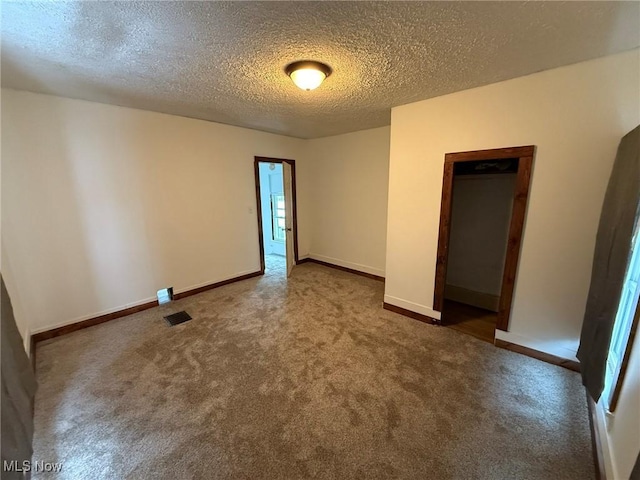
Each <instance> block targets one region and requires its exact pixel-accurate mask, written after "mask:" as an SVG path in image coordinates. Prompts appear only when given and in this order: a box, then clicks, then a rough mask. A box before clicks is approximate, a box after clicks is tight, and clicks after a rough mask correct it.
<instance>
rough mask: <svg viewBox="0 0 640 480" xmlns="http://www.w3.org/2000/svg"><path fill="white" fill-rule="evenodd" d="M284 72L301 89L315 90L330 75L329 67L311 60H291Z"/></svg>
mask: <svg viewBox="0 0 640 480" xmlns="http://www.w3.org/2000/svg"><path fill="white" fill-rule="evenodd" d="M285 72H286V74H287V75H289V77H291V80H292V81H293V83H295V84H296V85H297V86H298V88H301V89H302V90H307V91H309V90H315V89H316V88H318V87H319V86H320V84H321V83H322V82H324V80H325V78H327V77H328V76H329V75H331V68H330V67H329V66H328V65H325V64H324V63H320V62H315V61H312V60H303V61H300V62H293V63H290V64H289V65H287V66H286V68H285Z"/></svg>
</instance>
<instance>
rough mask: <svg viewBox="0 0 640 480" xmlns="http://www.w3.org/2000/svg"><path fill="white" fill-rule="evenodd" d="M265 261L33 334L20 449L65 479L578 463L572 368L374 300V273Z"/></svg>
mask: <svg viewBox="0 0 640 480" xmlns="http://www.w3.org/2000/svg"><path fill="white" fill-rule="evenodd" d="M268 266H269V267H271V268H269V269H268V274H267V275H265V276H264V277H259V278H255V279H251V280H246V281H243V282H238V283H235V284H232V285H227V286H225V287H221V288H219V289H216V290H211V291H209V292H205V293H202V294H200V295H197V296H193V297H189V298H186V299H183V300H180V301H178V302H175V303H173V304H170V305H169V306H162V307H158V308H154V309H152V310H148V311H145V312H141V313H139V314H135V315H132V316H130V317H127V318H122V319H119V320H114V321H111V322H109V323H105V324H102V325H99V326H96V327H92V328H89V329H85V330H82V331H78V332H76V333H73V334H70V335H67V336H63V337H59V338H56V339H52V340H49V341H46V342H43V343H41V344H39V345H38V355H37V377H38V382H39V384H40V387H39V391H38V394H37V398H36V418H35V420H36V434H35V445H34V448H35V454H34V460H39V461H48V462H63V463H64V465H63V470H62V473H60V474H58V475H57V478H69V479H85V478H86V479H96V478H135V479H146V478H169V479H177V478H179V479H189V478H193V479H200V478H212V479H213V478H223V479H231V478H233V479H302V478H317V479H351V478H366V479H376V478H380V479H382V478H384V479H386V478H400V479H428V478H433V479H439V480H442V479H553V480H558V479H590V478H594V468H593V462H592V456H591V443H590V442H591V441H590V433H589V424H588V415H587V408H586V401H585V394H584V389H583V388H582V386H581V383H580V377H579V375H578V374H576V373H573V372H570V371H568V370H565V369H562V368H560V367H555V366H552V365H548V364H545V363H542V362H539V361H537V360H533V359H531V358H528V357H524V356H522V355H519V354H516V353H512V352H508V351H505V350H501V349H498V348H496V347H494V346H493V345H490V344H488V343H485V342H482V341H480V340H477V339H475V338H473V337H471V336H467V335H464V334H462V333H459V332H456V331H453V330H450V329H446V328H439V327H434V326H430V325H426V324H423V323H420V322H417V321H415V320H412V319H409V318H406V317H403V316H400V315H397V314H394V313H391V312H388V311H385V310H382V308H381V304H382V296H383V284H382V283H380V282H376V281H374V280H370V279H367V278H362V277H359V276H356V275H352V274H349V273H344V272H341V271H337V270H334V269H330V268H327V267H324V266H320V265H316V264H311V263H307V264H303V265H300V266H298V267H296V268H295V270H294V273H293V274H292V277H291V278H290V279H289V281H288V282H287V281H286V278H285V276H284V272H283V267H282V264H281V262H279V261H278V260H277V258H276V257H269V258H268ZM183 309H184V310H186V311H187V312H188V313H189V314H191V316H192V317H193V320H191V321H189V322H187V323H184V324H181V325H178V326H175V327H169V326H168V325H167V324H166V323H165V321H164V320H163V318H162V317H163V316H164V315H167V314H168V313H172V312H174V311H177V310H183ZM53 477H54V476H53V475H51V474H40V475H36V476H35V478H53Z"/></svg>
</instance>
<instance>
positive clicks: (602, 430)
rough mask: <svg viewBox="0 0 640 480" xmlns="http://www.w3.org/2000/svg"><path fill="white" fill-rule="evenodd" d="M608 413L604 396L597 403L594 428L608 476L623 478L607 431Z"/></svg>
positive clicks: (610, 477)
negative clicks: (616, 465)
mask: <svg viewBox="0 0 640 480" xmlns="http://www.w3.org/2000/svg"><path fill="white" fill-rule="evenodd" d="M607 415H612V414H608V413H607V411H606V409H605V407H604V405H603V400H602V398H601V399H600V401H599V402H598V403H596V404H595V417H596V421H595V425H594V426H593V428H594V429H595V433H596V435H597V436H598V438H599V439H600V446H601V447H602V457H603V460H604V469H605V473H606V475H607V478H609V479H613V480H615V479H616V478H621V477H620V476H618V472H617V471H616V468H615V462H614V461H613V456H612V453H611V446H610V445H609V435H608V433H607Z"/></svg>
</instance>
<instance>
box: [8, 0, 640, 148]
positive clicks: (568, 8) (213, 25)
mask: <svg viewBox="0 0 640 480" xmlns="http://www.w3.org/2000/svg"><path fill="white" fill-rule="evenodd" d="M638 45H640V3H638V2H626V3H618V2H566V3H565V2H229V3H227V2H133V1H129V2H114V3H111V2H64V3H63V2H43V3H36V2H3V3H2V85H3V86H6V87H11V88H17V89H23V90H30V91H34V92H42V93H51V94H56V95H62V96H67V97H72V98H81V99H86V100H92V101H97V102H102V103H111V104H116V105H125V106H129V107H135V108H141V109H145V110H153V111H158V112H166V113H172V114H176V115H183V116H187V117H195V118H202V119H206V120H212V121H216V122H222V123H228V124H232V125H240V126H244V127H249V128H255V129H259V130H265V131H269V132H275V133H281V134H285V135H291V136H295V137H301V138H314V137H321V136H326V135H333V134H338V133H346V132H350V131H355V130H361V129H365V128H372V127H378V126H382V125H388V124H389V122H390V108H391V107H393V106H397V105H402V104H405V103H410V102H414V101H417V100H423V99H426V98H431V97H434V96H438V95H443V94H447V93H451V92H455V91H459V90H464V89H467V88H472V87H476V86H480V85H485V84H488V83H493V82H497V81H501V80H506V79H509V78H514V77H518V76H522V75H526V74H530V73H533V72H538V71H541V70H546V69H550V68H554V67H558V66H561V65H567V64H571V63H576V62H579V61H583V60H587V59H591V58H596V57H599V56H604V55H607V54H611V53H617V52H620V51H624V50H628V49H631V48H634V47H637V46H638ZM301 59H314V60H320V61H323V62H325V63H327V64H329V65H330V66H331V67H332V68H333V72H334V73H333V74H332V75H331V76H330V77H329V78H328V79H327V80H326V81H325V83H324V84H323V85H322V86H321V87H320V88H318V89H317V90H314V91H312V92H304V91H302V90H299V89H298V88H297V87H296V86H295V85H293V83H292V82H291V81H290V79H289V78H288V77H287V76H286V75H285V73H284V71H283V68H284V66H285V65H286V64H288V63H290V62H292V61H294V60H301Z"/></svg>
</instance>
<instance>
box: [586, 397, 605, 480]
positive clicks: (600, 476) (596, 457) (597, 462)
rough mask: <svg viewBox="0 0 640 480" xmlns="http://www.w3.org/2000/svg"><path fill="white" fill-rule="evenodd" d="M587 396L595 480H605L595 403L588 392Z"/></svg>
mask: <svg viewBox="0 0 640 480" xmlns="http://www.w3.org/2000/svg"><path fill="white" fill-rule="evenodd" d="M586 394H587V405H588V407H589V427H591V448H592V449H593V466H594V468H595V469H596V480H607V472H606V470H605V468H604V454H603V450H602V439H601V438H600V430H599V429H598V417H597V415H598V414H597V411H596V409H597V408H598V407H597V406H596V402H594V401H593V398H591V395H589V392H586Z"/></svg>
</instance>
